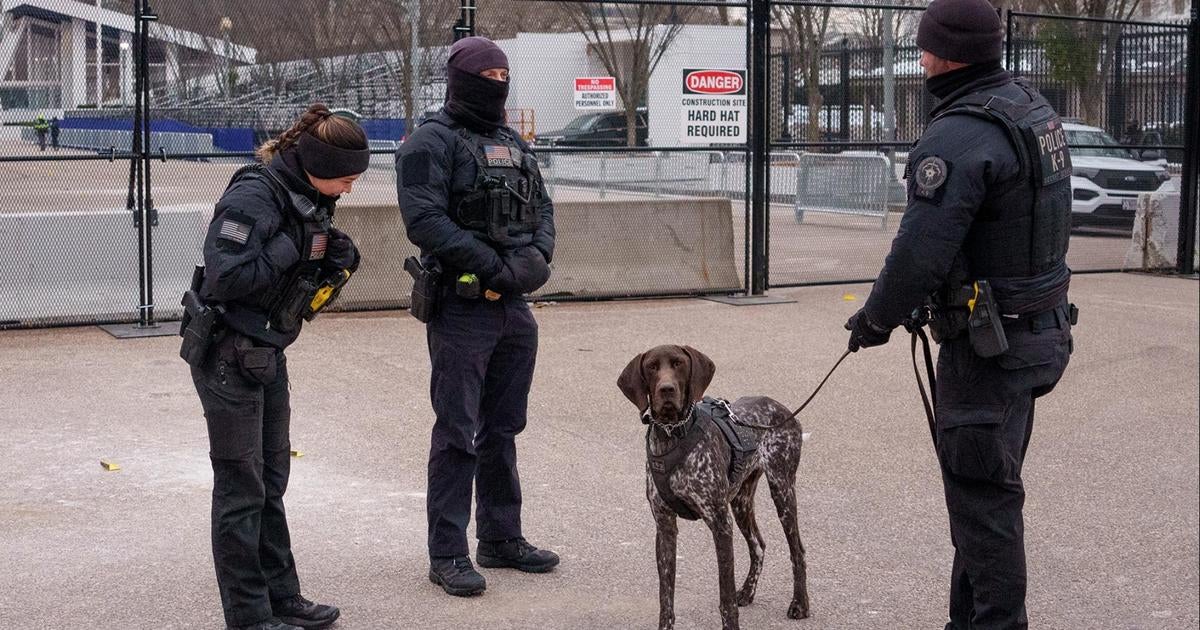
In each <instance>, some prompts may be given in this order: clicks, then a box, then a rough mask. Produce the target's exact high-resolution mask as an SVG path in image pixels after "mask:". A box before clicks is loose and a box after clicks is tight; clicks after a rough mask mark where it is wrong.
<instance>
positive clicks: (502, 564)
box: [429, 538, 558, 597]
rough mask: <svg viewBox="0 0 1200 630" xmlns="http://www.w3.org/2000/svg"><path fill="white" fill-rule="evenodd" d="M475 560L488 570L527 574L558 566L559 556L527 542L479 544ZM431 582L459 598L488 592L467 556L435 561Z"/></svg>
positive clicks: (513, 539) (435, 559) (432, 564)
mask: <svg viewBox="0 0 1200 630" xmlns="http://www.w3.org/2000/svg"><path fill="white" fill-rule="evenodd" d="M475 559H476V560H478V561H479V566H481V567H487V568H489V569H517V570H519V571H524V572H526V573H545V572H547V571H550V570H551V569H553V568H554V567H556V566H558V554H556V553H554V552H553V551H548V550H545V549H538V548H537V547H534V546H533V545H531V544H529V543H528V542H526V541H525V539H524V538H512V539H510V540H498V541H491V542H487V541H482V540H481V541H479V547H478V548H477V549H476V553H475ZM429 581H430V582H433V583H434V584H437V585H438V586H440V587H442V590H444V591H446V592H447V593H449V594H451V595H455V596H457V597H467V596H470V595H478V594H480V593H482V592H483V591H484V590H485V589H487V580H485V579H483V576H482V575H480V574H479V572H478V571H476V570H475V566H474V565H472V564H471V559H470V558H468V557H467V556H458V557H456V558H432V559H431V560H430V561H429Z"/></svg>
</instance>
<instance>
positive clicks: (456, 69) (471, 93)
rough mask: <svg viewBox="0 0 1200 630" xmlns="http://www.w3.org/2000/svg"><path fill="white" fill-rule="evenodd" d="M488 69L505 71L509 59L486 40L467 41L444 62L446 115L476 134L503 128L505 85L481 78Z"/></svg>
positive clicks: (458, 46) (460, 41) (453, 48)
mask: <svg viewBox="0 0 1200 630" xmlns="http://www.w3.org/2000/svg"><path fill="white" fill-rule="evenodd" d="M491 68H504V69H505V70H507V69H508V57H506V56H505V54H504V51H503V50H500V47H499V46H497V45H496V44H495V43H494V42H492V40H490V39H487V38H486V37H467V38H464V39H460V40H458V41H457V42H455V43H454V45H453V46H451V47H450V58H449V59H448V60H447V62H446V112H447V113H449V114H450V115H451V116H453V117H454V118H455V119H456V120H458V121H459V122H461V123H462V124H464V125H466V126H468V127H470V128H472V129H475V130H477V131H483V132H490V131H492V130H494V129H496V128H498V127H501V126H503V125H504V104H505V102H506V101H507V100H508V82H507V81H496V80H495V79H489V78H487V77H485V76H482V75H480V74H479V73H480V72H483V71H484V70H489V69H491Z"/></svg>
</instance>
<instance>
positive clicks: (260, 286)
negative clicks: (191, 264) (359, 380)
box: [201, 150, 337, 348]
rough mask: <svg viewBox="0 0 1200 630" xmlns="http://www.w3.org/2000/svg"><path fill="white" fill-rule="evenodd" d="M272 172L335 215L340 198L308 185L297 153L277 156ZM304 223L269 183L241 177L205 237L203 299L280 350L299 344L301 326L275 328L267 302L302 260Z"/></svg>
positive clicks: (237, 327) (219, 205)
mask: <svg viewBox="0 0 1200 630" xmlns="http://www.w3.org/2000/svg"><path fill="white" fill-rule="evenodd" d="M270 168H271V170H272V171H273V172H274V173H276V174H277V175H279V177H280V179H281V180H283V182H284V183H285V185H286V186H287V188H289V189H291V190H292V191H294V192H297V193H300V194H301V195H304V196H305V197H307V198H309V199H310V200H312V201H313V202H314V203H316V204H317V205H318V206H324V207H325V208H326V209H327V210H328V212H329V214H330V215H332V214H333V210H334V205H335V203H336V201H337V199H335V198H332V197H326V196H324V195H322V194H320V193H319V192H317V190H316V189H315V188H313V187H312V185H310V184H309V182H308V180H307V178H306V177H305V175H304V171H303V168H302V167H301V166H300V164H299V161H298V158H297V157H296V154H295V152H294V151H286V150H285V151H284V153H283V154H281V155H278V156H276V157H275V159H274V160H272V161H271V164H270ZM299 223H300V220H299V218H298V217H297V216H296V214H295V213H294V212H293V211H292V209H291V206H290V202H289V201H288V200H287V199H284V198H280V196H279V195H278V194H277V193H276V190H275V189H274V188H272V186H271V185H270V184H269V183H267V182H265V181H263V180H262V179H259V178H241V179H238V180H237V181H234V182H232V184H231V185H230V186H229V188H228V189H227V190H226V191H225V193H224V194H223V195H221V199H220V200H219V201H218V202H217V206H216V210H215V212H214V213H213V220H212V223H211V224H209V227H208V234H207V236H206V237H205V239H204V265H205V274H204V285H203V286H202V287H201V297H202V298H203V299H204V300H205V301H207V302H220V303H221V304H222V305H224V307H225V309H226V313H225V315H224V317H223V320H224V322H225V323H226V325H228V326H229V327H230V328H232V329H234V330H236V331H238V332H241V333H242V334H245V335H248V336H250V337H253V338H255V339H257V340H259V341H262V342H264V343H267V344H270V345H272V346H275V347H277V348H285V347H287V346H288V345H290V344H291V343H292V342H293V341H295V340H296V337H298V336H299V335H300V328H299V327H297V328H296V329H295V330H293V331H292V332H290V333H283V332H280V331H277V330H273V329H271V328H270V327H269V326H268V325H267V312H266V308H265V305H264V304H263V301H264V296H265V295H266V294H267V293H268V292H269V290H270V289H271V288H273V287H275V286H277V285H278V283H279V282H281V281H283V280H284V279H285V277H286V275H287V274H288V272H289V271H290V270H291V268H292V267H293V266H295V265H297V264H299V263H300V262H301V261H300V258H301V256H300V251H299V248H300V245H298V244H297V242H296V238H295V236H296V233H297V229H296V226H297V224H299Z"/></svg>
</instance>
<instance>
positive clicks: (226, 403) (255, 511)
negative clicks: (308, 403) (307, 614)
mask: <svg viewBox="0 0 1200 630" xmlns="http://www.w3.org/2000/svg"><path fill="white" fill-rule="evenodd" d="M239 340H240V341H239ZM235 345H237V346H242V347H240V348H239V347H235ZM249 345H250V342H249V339H248V338H246V337H243V336H241V335H238V334H236V333H233V332H232V331H231V332H229V333H228V334H226V335H225V337H224V338H223V339H222V340H221V341H220V342H219V343H217V344H214V347H213V348H212V349H211V350H210V351H209V354H208V357H207V360H206V361H205V363H204V365H203V366H202V367H201V369H196V368H194V367H193V368H192V381H193V382H194V383H195V385H196V391H197V393H199V394H200V403H201V405H202V406H203V407H204V417H205V419H206V420H207V422H208V442H209V457H210V459H211V460H212V467H213V502H212V546H213V560H214V563H215V564H216V569H217V586H218V587H219V588H220V591H221V606H222V607H223V608H224V610H225V622H226V623H227V624H228V625H231V626H237V625H249V624H252V623H256V622H259V621H264V620H266V619H268V618H270V617H271V600H273V599H284V598H287V597H290V596H292V595H296V594H299V592H300V582H299V579H298V578H297V577H296V566H295V561H294V560H293V559H292V543H291V538H290V536H289V535H288V526H287V518H286V516H285V515H284V511H283V493H284V491H286V490H287V484H288V472H289V469H290V465H291V460H290V459H289V457H290V455H291V452H290V451H291V442H290V440H289V438H288V425H289V422H290V420H291V406H290V404H289V396H288V375H287V359H286V357H285V356H284V354H283V351H282V350H275V349H266V348H257V349H255V350H254V351H253V352H256V353H257V357H256V358H257V359H259V361H258V362H257V363H256V362H254V361H253V360H252V361H249V362H248V363H249V366H250V367H249V368H246V367H243V365H242V363H247V362H246V361H245V350H246V349H247V347H248V346H249ZM239 357H241V358H242V359H243V360H242V361H241V362H239ZM265 359H270V360H269V361H268V360H265ZM268 363H269V364H272V365H267V364H268ZM272 368H273V369H272Z"/></svg>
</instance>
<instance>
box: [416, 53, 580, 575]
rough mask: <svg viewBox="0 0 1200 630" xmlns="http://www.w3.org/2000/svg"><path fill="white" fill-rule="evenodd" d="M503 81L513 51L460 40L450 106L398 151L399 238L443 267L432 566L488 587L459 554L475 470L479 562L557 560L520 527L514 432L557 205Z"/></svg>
mask: <svg viewBox="0 0 1200 630" xmlns="http://www.w3.org/2000/svg"><path fill="white" fill-rule="evenodd" d="M508 85H509V84H508V59H507V58H506V57H505V55H504V53H503V52H502V51H501V50H500V48H499V47H498V46H496V44H494V43H492V42H491V41H489V40H487V39H484V38H482V37H469V38H466V39H463V40H460V41H458V42H456V43H455V44H454V46H452V47H451V49H450V56H449V60H448V62H447V84H446V90H447V98H446V105H445V107H444V108H443V109H442V111H440V112H438V113H437V114H436V115H434V116H433V117H432V118H430V119H429V120H427V121H425V123H424V124H422V125H421V126H420V127H419V128H418V129H416V130H415V131H413V132H412V133H411V134H410V135H409V137H408V140H407V141H406V142H405V143H404V145H403V146H401V147H400V148H399V150H398V151H397V153H396V171H397V175H398V177H397V183H398V186H399V199H400V210H401V212H402V213H403V215H404V223H405V226H406V228H407V230H408V238H409V239H410V240H411V241H412V242H413V243H415V244H416V245H417V246H419V247H420V248H421V254H422V263H423V264H422V265H421V267H422V268H423V269H425V270H438V269H440V278H441V282H434V283H433V284H434V285H435V286H433V287H432V288H428V287H427V290H428V291H429V292H430V293H433V294H434V295H433V296H432V297H435V298H437V299H439V300H440V305H438V306H437V307H436V308H434V309H425V308H422V309H418V308H415V307H414V312H413V314H414V315H417V316H418V318H419V319H422V321H427V323H428V329H427V336H428V341H429V356H430V359H431V362H432V364H433V374H432V378H431V383H430V394H431V398H432V401H433V408H434V412H435V413H436V415H437V421H436V423H435V424H434V427H433V439H432V445H431V448H430V453H429V491H428V506H427V509H428V518H429V539H428V542H429V556H430V570H429V579H430V580H431V581H433V582H434V583H435V584H438V585H439V586H441V587H442V588H443V589H444V590H445V591H446V592H447V593H449V594H451V595H457V596H466V595H474V594H478V593H481V592H482V591H483V590H484V589H485V588H486V582H485V580H484V579H483V576H481V575H480V574H479V573H478V572H476V571H475V568H474V567H473V566H472V565H471V561H470V559H469V558H468V557H467V552H468V549H467V536H466V529H467V523H468V521H469V520H470V516H471V486H472V481H474V485H475V488H476V492H477V506H476V513H475V516H476V536H477V538H478V539H479V545H478V549H477V553H476V558H477V559H478V561H479V564H480V565H481V566H484V567H510V568H515V569H519V570H522V571H527V572H544V571H549V570H551V569H553V568H554V566H555V565H557V564H558V556H557V555H555V554H554V553H553V552H550V551H546V550H539V549H537V548H536V547H534V546H533V545H530V544H529V543H528V542H526V541H525V539H524V538H523V536H522V532H521V485H520V478H519V477H518V475H517V460H516V444H515V438H516V436H517V434H518V433H520V432H521V430H522V429H523V428H524V427H525V421H526V417H525V415H526V408H527V402H528V398H529V388H530V384H531V383H532V380H533V367H534V359H535V357H536V355H537V322H535V321H534V319H533V315H532V313H531V312H530V310H529V306H528V304H527V303H526V302H525V300H524V298H523V297H522V296H523V294H526V293H531V292H533V291H535V290H537V289H538V288H539V287H541V286H542V285H543V284H544V283H545V282H546V280H547V279H548V278H549V277H550V267H549V262H550V259H551V258H552V257H553V255H554V207H553V206H552V205H551V203H550V199H549V197H548V196H547V195H546V191H545V188H544V186H543V184H542V178H541V174H540V173H539V172H538V166H537V159H536V158H535V157H534V156H533V154H532V153H531V152H530V150H529V147H528V146H527V145H526V144H525V143H524V142H523V141H522V140H521V138H520V136H518V135H517V133H516V132H514V131H513V130H511V129H508V128H507V127H505V126H504V105H505V102H506V100H507V97H508ZM430 273H433V272H432V271H431V272H430ZM416 275H418V276H420V275H421V274H420V273H418V274H416ZM415 303H416V300H414V306H416V304H415ZM418 311H420V312H418Z"/></svg>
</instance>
